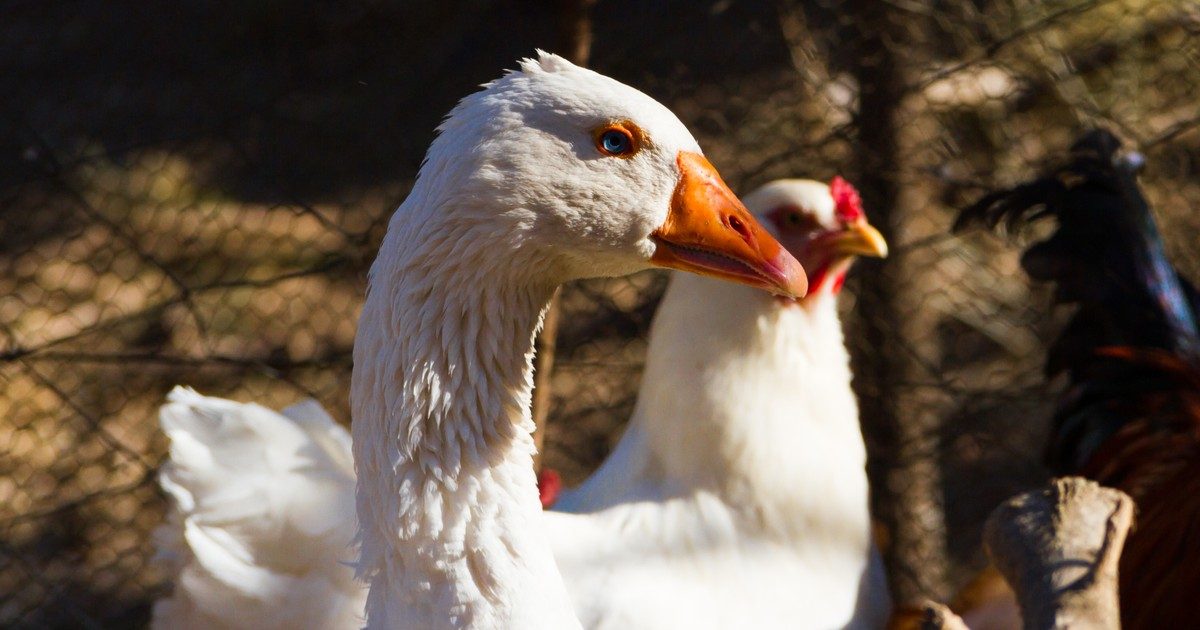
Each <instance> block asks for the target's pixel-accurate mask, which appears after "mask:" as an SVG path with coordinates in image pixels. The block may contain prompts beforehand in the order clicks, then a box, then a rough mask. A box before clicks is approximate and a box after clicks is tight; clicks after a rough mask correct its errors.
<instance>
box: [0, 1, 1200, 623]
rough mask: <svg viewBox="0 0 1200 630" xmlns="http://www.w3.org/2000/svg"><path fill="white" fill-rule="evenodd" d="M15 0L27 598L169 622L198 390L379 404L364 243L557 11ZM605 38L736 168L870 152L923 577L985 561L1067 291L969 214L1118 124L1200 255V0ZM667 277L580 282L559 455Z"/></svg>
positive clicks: (810, 5) (4, 307)
mask: <svg viewBox="0 0 1200 630" xmlns="http://www.w3.org/2000/svg"><path fill="white" fill-rule="evenodd" d="M0 10H2V12H3V15H2V16H0V93H2V94H3V96H0V114H2V117H0V120H3V124H2V125H0V213H2V214H0V270H2V271H0V340H2V341H0V387H2V389H0V409H3V413H2V414H0V449H3V450H2V453H3V456H2V457H0V626H4V627H59V626H61V627H81V626H82V627H125V626H130V625H140V624H144V623H145V621H146V620H147V618H148V611H149V606H150V604H151V602H152V601H153V600H154V598H155V597H157V596H159V595H161V594H163V593H164V592H166V590H167V589H169V584H166V583H164V578H163V576H162V575H161V574H160V573H159V572H158V571H157V570H156V567H155V565H154V563H153V562H152V556H153V545H152V541H151V534H152V532H153V530H154V528H155V527H156V526H157V525H158V524H159V523H160V522H161V519H162V515H163V501H164V500H163V497H162V495H161V493H160V492H159V491H158V489H157V486H156V484H155V472H156V468H157V466H158V465H159V463H160V461H161V460H162V458H163V455H164V449H165V440H164V438H163V437H162V436H161V434H160V432H159V430H158V425H157V420H156V411H157V407H158V405H159V404H161V402H162V401H163V398H164V395H165V393H166V392H167V391H168V390H169V388H170V387H171V386H173V385H174V384H177V383H185V384H189V385H192V386H194V387H196V388H197V389H198V390H200V391H202V392H204V393H207V394H213V395H219V396H226V397H230V398H235V399H239V400H253V401H256V402H259V403H261V404H264V405H267V406H273V407H277V408H278V407H281V406H283V405H285V404H288V403H290V402H294V401H296V400H297V399H299V398H303V397H313V398H316V399H317V400H318V401H320V402H321V404H322V405H324V406H325V407H326V408H327V409H329V410H331V412H332V413H333V415H334V416H335V417H337V418H339V419H340V420H342V421H344V422H345V421H348V418H349V414H348V409H347V402H346V397H347V387H348V383H349V372H350V369H351V365H350V348H351V344H352V340H353V335H354V330H355V323H356V319H357V309H358V307H359V303H360V300H361V297H362V293H363V284H364V277H365V269H366V267H367V265H368V264H369V262H370V260H371V259H372V256H373V254H374V251H375V248H376V245H377V243H378V241H379V238H380V237H381V235H382V229H383V225H384V222H385V221H386V219H387V217H388V216H389V215H390V213H391V211H392V209H394V208H395V207H396V206H397V205H398V203H399V201H400V200H401V199H403V197H404V194H405V192H406V191H407V189H408V188H409V186H410V185H411V183H412V179H413V177H414V175H415V173H416V169H417V167H418V165H419V163H420V159H421V157H422V154H423V151H424V148H425V147H426V146H427V144H428V142H429V140H430V138H431V137H432V130H433V128H434V126H435V125H436V122H437V120H438V118H439V117H440V116H441V115H443V114H444V113H445V112H446V111H448V110H449V108H450V106H451V105H452V104H453V102H454V100H455V99H457V98H459V97H461V96H463V95H465V94H467V93H469V92H470V91H471V90H473V89H474V86H475V85H477V84H478V83H481V82H483V81H485V80H488V79H490V78H493V77H494V76H497V75H498V74H499V72H500V70H501V69H502V68H506V67H513V65H514V61H515V59H517V58H518V57H521V56H526V55H528V54H530V53H531V52H532V50H533V48H534V47H535V46H541V47H544V48H550V49H554V48H555V47H556V46H558V45H559V44H558V42H560V41H561V40H562V31H563V29H564V27H563V23H562V20H561V12H560V11H559V10H558V8H557V7H556V6H554V5H550V4H546V5H544V6H543V5H540V4H539V5H534V4H525V3H516V2H499V1H490V2H489V1H486V0H460V1H459V2H450V3H438V2H416V3H396V4H394V5H393V4H390V3H385V2H366V3H359V4H356V5H355V6H353V7H347V6H333V5H324V4H314V5H310V6H305V7H303V8H299V7H289V6H285V5H282V4H279V3H273V2H241V3H232V2H228V3H222V2H216V3H194V4H188V5H183V6H173V7H167V6H154V7H148V6H143V5H140V4H138V3H99V2H88V1H76V2H62V3H32V2H10V3H7V4H5V5H4V6H3V8H2V9H0ZM593 26H594V46H593V49H592V55H591V63H592V66H593V67H595V68H597V69H598V70H600V71H602V72H605V73H607V74H610V75H612V76H615V77H617V78H618V79H621V80H623V81H625V82H627V83H630V84H632V85H635V86H637V87H639V88H641V89H643V90H644V91H646V92H648V93H650V94H651V95H653V96H655V97H656V98H658V99H659V100H661V101H663V102H664V103H666V104H667V105H668V106H669V107H671V108H672V109H673V110H674V111H675V112H676V113H677V114H678V115H679V116H680V118H681V119H682V120H683V121H684V122H685V123H686V124H687V125H688V126H689V128H691V129H692V130H693V132H694V133H695V134H696V136H697V139H698V140H699V141H700V143H701V146H703V147H704V148H705V150H706V152H707V153H708V155H709V157H710V159H711V160H712V162H713V163H714V164H716V165H717V166H718V168H720V169H721V171H722V173H723V175H724V176H725V177H726V179H727V180H728V181H729V182H730V183H731V184H732V185H733V187H734V188H735V189H736V190H739V191H741V192H748V191H749V190H751V189H752V188H754V187H755V186H757V185H759V184H763V183H766V182H767V181H770V180H771V179H774V178H777V177H796V176H802V177H811V178H815V179H822V180H828V179H829V178H830V177H832V176H833V175H835V174H842V175H844V176H846V177H847V178H848V179H851V181H854V182H855V183H856V184H858V186H859V187H860V189H861V190H862V192H863V195H864V198H865V200H866V206H867V212H868V214H869V215H870V216H871V217H872V222H873V223H875V224H877V225H879V226H881V229H883V230H884V231H885V233H886V234H887V236H888V237H889V240H890V241H891V243H892V251H893V254H892V256H891V257H890V258H889V259H888V260H887V261H886V262H884V263H877V262H866V261H865V262H862V263H860V264H859V266H858V267H857V268H856V271H855V272H854V273H853V274H852V277H851V279H850V282H849V284H848V287H847V290H846V291H845V292H843V298H842V307H843V312H844V316H845V321H846V326H847V341H848V344H849V345H850V347H851V350H852V353H853V355H854V361H855V368H856V383H855V386H856V389H857V391H858V392H859V394H860V398H861V399H862V410H863V418H862V421H863V426H864V433H865V436H866V438H867V442H868V447H869V450H870V452H871V464H870V472H871V476H872V480H873V484H874V494H875V496H874V497H873V506H874V509H875V512H876V516H877V517H878V519H879V521H880V524H881V527H880V531H881V534H882V535H881V538H882V541H883V544H884V546H885V549H886V551H887V556H888V560H889V565H890V569H891V574H892V575H891V577H892V585H893V588H894V589H895V590H896V591H897V593H898V594H899V599H902V600H904V599H909V598H912V597H915V596H918V595H932V596H937V597H944V596H945V595H946V593H947V592H948V589H949V588H951V586H952V585H954V584H957V583H959V582H961V580H962V579H963V577H964V575H966V572H967V571H968V570H969V569H970V568H971V567H973V566H977V564H978V562H979V561H980V551H979V533H978V530H979V526H980V523H981V521H982V519H983V517H984V516H986V514H987V512H988V511H989V510H990V509H991V507H992V506H994V505H995V503H996V502H997V501H998V500H1000V499H1001V498H1003V497H1006V496H1008V495H1010V494H1012V493H1013V492H1015V491H1016V490H1019V489H1022V488H1025V487H1027V486H1029V485H1030V484H1032V483H1036V482H1038V481H1040V480H1041V479H1042V477H1043V476H1044V472H1043V471H1042V469H1041V466H1040V445H1041V440H1042V439H1043V434H1044V432H1045V430H1046V426H1047V418H1048V416H1049V406H1050V404H1051V401H1052V395H1053V393H1054V391H1055V390H1054V384H1052V383H1051V384H1047V383H1045V382H1044V379H1043V377H1042V373H1041V361H1042V360H1043V358H1044V349H1045V347H1046V343H1047V341H1048V340H1050V339H1052V338H1053V335H1054V334H1055V332H1056V330H1057V323H1058V322H1059V319H1060V318H1059V317H1058V316H1057V315H1058V314H1057V313H1053V312H1051V311H1049V310H1048V307H1047V304H1048V302H1049V299H1048V293H1047V291H1046V289H1044V288H1042V287H1036V286H1031V285H1029V283H1028V282H1027V280H1026V278H1025V277H1024V275H1023V273H1022V272H1021V270H1020V268H1019V267H1018V264H1017V248H1016V247H1014V246H1012V244H1006V243H1004V242H1002V241H999V240H997V239H994V238H990V237H982V236H978V235H967V236H963V237H958V236H953V235H950V234H949V226H950V223H951V222H952V221H953V218H954V215H955V211H956V209H957V208H960V207H962V206H963V205H965V203H967V202H968V201H970V200H972V199H974V198H975V197H976V196H978V195H979V194H981V193H982V192H984V191H985V190H988V189H989V188H990V187H993V186H995V185H997V184H999V183H1009V182H1013V181H1015V180H1017V179H1019V178H1021V177H1023V176H1025V175H1027V174H1028V173H1029V171H1030V170H1031V169H1032V168H1034V167H1035V166H1036V165H1038V164H1039V163H1041V162H1042V161H1043V160H1044V159H1046V158H1047V157H1050V156H1054V155H1056V154H1057V153H1059V152H1060V151H1061V150H1062V149H1063V148H1064V147H1065V146H1067V144H1068V143H1069V141H1070V140H1071V138H1072V137H1073V136H1074V134H1075V133H1076V132H1077V131H1078V130H1080V129H1081V128H1083V127H1085V126H1088V125H1095V124H1100V125H1105V126H1108V127H1110V128H1112V129H1114V130H1115V131H1117V132H1118V133H1119V134H1121V135H1122V136H1123V137H1124V138H1126V140H1127V141H1128V142H1129V143H1130V146H1131V147H1134V148H1137V149H1139V150H1141V151H1142V152H1143V153H1144V154H1145V156H1146V158H1147V162H1148V164H1149V168H1148V169H1147V171H1146V173H1145V175H1144V177H1143V183H1144V186H1145V188H1146V190H1147V193H1148V195H1149V197H1150V199H1151V201H1152V203H1153V205H1154V209H1155V211H1156V213H1157V216H1158V218H1159V220H1160V222H1161V223H1162V225H1163V228H1164V229H1163V232H1164V234H1165V236H1166V238H1167V240H1168V245H1169V249H1170V254H1171V256H1172V259H1173V260H1174V261H1175V262H1176V264H1177V266H1178V267H1179V268H1180V269H1181V270H1183V271H1184V273H1185V274H1186V275H1189V276H1191V277H1200V249H1198V248H1197V247H1196V243H1195V236H1194V235H1195V234H1196V233H1197V230H1198V229H1200V213H1196V212H1194V211H1192V208H1193V207H1194V206H1196V205H1197V204H1200V177H1197V175H1200V132H1198V131H1197V129H1196V128H1197V126H1200V113H1198V110H1200V108H1198V107H1197V98H1196V94H1198V93H1200V38H1197V37H1196V35H1197V34H1200V5H1197V4H1196V3H1192V2H1177V1H1176V2H1172V1H1154V0H1109V1H1102V0H1093V1H1088V0H1061V1H1058V0H1056V1H1050V2H1029V1H1024V0H999V1H990V0H943V1H940V2H935V3H920V2H846V3H842V2H834V1H833V0H822V1H817V2H787V1H782V0H780V1H779V2H769V1H756V2H751V1H748V0H747V1H737V0H715V1H707V0H706V1H705V2H690V1H689V2H684V1H682V0H673V1H668V0H655V1H652V2H634V1H632V0H629V1H624V0H603V1H601V2H599V3H598V4H597V5H596V7H595V8H594V12H593ZM664 284H665V276H663V275H661V274H654V273H650V274H642V275H639V276H635V277H632V278H628V279H616V280H596V281H589V282H583V283H579V284H576V285H572V286H570V287H567V288H566V290H565V291H564V294H563V297H562V323H561V327H560V330H559V334H558V344H557V346H558V358H557V361H556V367H555V372H554V375H553V379H552V386H553V387H552V392H553V398H552V403H553V404H552V407H551V413H550V417H551V424H550V427H549V431H548V438H547V454H546V464H547V465H549V466H551V467H554V468H556V469H558V470H559V471H561V472H562V473H563V475H564V478H565V479H566V480H567V482H568V483H572V482H575V481H578V480H580V479H582V478H583V477H584V476H585V475H586V474H587V473H588V472H589V471H591V470H592V469H593V468H594V467H595V466H596V465H597V464H598V463H599V462H600V461H601V460H602V459H603V457H604V456H605V455H606V454H607V452H608V449H609V448H610V447H611V446H612V445H613V444H614V443H615V440H616V438H617V437H619V435H620V431H621V427H622V426H623V423H624V420H625V419H626V418H627V417H628V415H629V413H630V411H631V409H632V404H633V400H634V396H635V394H636V389H637V385H638V378H639V375H640V371H641V364H642V357H643V355H644V352H645V333H646V330H647V328H648V325H649V322H650V319H651V317H652V316H653V312H654V307H655V305H656V302H657V299H658V296H659V295H660V293H661V291H662V288H663V286H664Z"/></svg>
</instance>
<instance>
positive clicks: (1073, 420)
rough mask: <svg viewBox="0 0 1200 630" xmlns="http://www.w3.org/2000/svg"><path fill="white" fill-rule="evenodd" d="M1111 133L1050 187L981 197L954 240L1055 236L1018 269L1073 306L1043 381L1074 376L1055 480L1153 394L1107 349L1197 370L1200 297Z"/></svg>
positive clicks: (1082, 148)
mask: <svg viewBox="0 0 1200 630" xmlns="http://www.w3.org/2000/svg"><path fill="white" fill-rule="evenodd" d="M1119 148H1120V142H1119V141H1118V140H1117V138H1116V137H1115V136H1113V135H1112V134H1111V133H1109V132H1108V131H1105V130H1095V131H1092V132H1089V133H1088V134H1086V135H1084V136H1083V137H1082V138H1081V139H1080V140H1079V141H1077V142H1076V143H1075V144H1074V145H1073V146H1072V148H1071V154H1070V157H1069V159H1068V160H1067V161H1066V162H1065V163H1064V164H1062V165H1061V166H1058V167H1056V168H1052V169H1050V170H1049V171H1048V172H1047V173H1046V174H1044V175H1043V176H1041V177H1039V178H1037V179H1035V180H1032V181H1029V182H1027V183H1024V184H1021V185H1018V186H1016V187H1014V188H1011V189H1008V190H1001V191H998V192H995V193H992V194H989V195H987V196H985V197H984V198H982V199H980V200H979V201H978V202H976V203H975V204H973V205H972V206H971V207H969V208H967V209H966V210H964V211H963V212H962V213H961V214H960V215H959V217H958V220H957V221H956V222H955V226H954V229H955V230H961V229H964V228H966V227H968V226H971V225H976V224H983V225H986V226H988V227H990V228H992V229H995V228H997V227H998V226H1000V225H1001V224H1004V226H1005V227H1006V228H1007V230H1008V231H1009V232H1012V233H1016V232H1019V231H1020V230H1021V228H1023V227H1024V226H1026V225H1029V224H1031V223H1034V222H1037V221H1040V220H1042V219H1048V218H1052V219H1054V220H1055V221H1056V226H1057V227H1056V229H1055V231H1054V232H1053V233H1052V234H1051V235H1050V236H1049V237H1048V238H1046V239H1045V240H1043V241H1040V242H1038V243H1035V244H1033V245H1031V246H1030V247H1029V248H1027V249H1026V251H1025V253H1024V255H1023V256H1022V258H1021V266H1022V268H1023V269H1024V270H1025V272H1026V273H1028V274H1029V276H1030V277H1031V278H1033V279H1034V280H1038V281H1042V282H1052V283H1054V286H1055V300H1056V301H1057V302H1060V303H1064V304H1073V305H1076V306H1077V309H1076V312H1075V314H1074V315H1073V316H1072V318H1071V321H1070V322H1069V323H1068V325H1067V326H1066V328H1065V329H1064V330H1063V331H1062V333H1061V334H1060V335H1059V337H1058V339H1057V340H1056V341H1055V342H1054V344H1053V345H1052V346H1051V347H1050V349H1049V352H1048V354H1047V361H1046V372H1047V375H1049V376H1053V375H1056V374H1059V373H1062V372H1068V373H1069V374H1070V381H1071V385H1070V388H1069V389H1068V391H1067V394H1066V395H1064V397H1063V398H1062V400H1061V401H1060V405H1059V411H1058V413H1057V414H1056V427H1055V432H1054V437H1053V440H1052V444H1051V446H1050V450H1049V459H1050V463H1051V464H1052V465H1053V466H1054V467H1055V468H1057V469H1058V470H1060V471H1063V472H1069V471H1072V470H1076V469H1078V467H1079V466H1081V465H1082V463H1083V462H1086V461H1088V459H1089V458H1090V457H1091V455H1092V454H1093V453H1094V451H1095V449H1096V448H1097V447H1098V446H1099V445H1100V444H1101V443H1103V442H1104V440H1105V439H1107V438H1108V437H1110V436H1111V435H1112V434H1113V433H1114V432H1116V431H1117V430H1118V429H1120V427H1121V426H1122V425H1123V424H1124V423H1125V422H1126V421H1127V420H1128V419H1129V418H1130V416H1129V415H1128V414H1122V413H1120V412H1118V411H1116V410H1114V408H1113V407H1112V406H1111V405H1110V403H1112V402H1115V401H1119V400H1126V399H1128V398H1129V397H1131V396H1133V397H1136V396H1137V395H1139V394H1145V393H1148V392H1151V391H1154V390H1155V389H1156V388H1157V387H1158V384H1157V383H1156V382H1155V377H1154V371H1153V370H1150V371H1149V372H1147V369H1146V368H1145V367H1144V366H1138V365H1133V364H1130V363H1128V362H1125V361H1121V360H1114V359H1112V358H1104V357H1099V356H1098V355H1097V352H1098V351H1099V350H1100V349H1102V348H1110V347H1114V346H1127V347H1133V348H1138V349H1140V350H1146V349H1153V350H1158V351H1163V352H1167V353H1169V354H1171V355H1172V356H1176V357H1179V358H1181V359H1183V360H1185V361H1186V362H1188V363H1191V364H1192V365H1194V366H1197V367H1198V368H1200V334H1198V333H1197V327H1196V321H1197V313H1198V312H1200V294H1198V293H1197V291H1196V289H1195V288H1194V287H1193V286H1192V285H1191V284H1190V283H1188V282H1187V280H1186V279H1184V278H1182V277H1180V276H1179V275H1178V273H1177V272H1176V271H1175V269H1174V267H1172V266H1171V264H1170V262H1169V261H1168V260H1167V258H1166V253H1165V249H1164V247H1163V244H1162V240H1161V238H1160V236H1159V232H1158V227H1157V225H1156V224H1155V222H1154V217H1153V215H1152V214H1151V212H1150V209H1149V206H1148V204H1147V203H1146V199H1145V197H1144V196H1143V195H1142V192H1141V190H1140V189H1139V188H1138V185H1137V181H1136V178H1135V171H1136V170H1138V169H1140V167H1141V163H1142V161H1143V160H1141V158H1140V156H1138V157H1137V158H1136V159H1129V158H1123V157H1121V156H1120V155H1119V154H1118V150H1119Z"/></svg>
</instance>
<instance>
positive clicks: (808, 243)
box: [746, 177, 888, 298]
mask: <svg viewBox="0 0 1200 630" xmlns="http://www.w3.org/2000/svg"><path fill="white" fill-rule="evenodd" d="M746 204H747V205H748V206H749V207H750V208H752V209H753V210H754V213H755V215H757V216H758V217H759V218H760V219H761V220H762V221H763V222H764V223H765V224H766V225H768V226H770V229H771V230H772V232H773V233H774V235H775V236H776V237H777V238H778V239H779V242H780V243H782V244H783V246H784V247H786V248H787V249H788V251H789V252H791V253H792V255H793V256H795V257H796V259H797V260H799V261H800V264H801V265H803V266H804V269H805V270H807V271H808V274H809V282H810V283H811V284H810V289H811V293H810V295H811V296H813V297H814V298H815V296H818V295H822V294H834V295H836V294H837V293H838V291H840V290H841V288H842V284H843V283H844V282H845V279H846V272H847V271H848V270H849V269H850V265H851V264H853V262H854V260H855V259H856V258H858V257H859V256H868V257H872V258H883V257H886V256H887V253H888V246H887V241H886V240H884V238H883V235H882V234H880V233H879V230H877V229H875V228H874V227H872V226H871V224H870V223H868V222H867V216H866V214H865V213H864V212H863V207H862V199H861V198H860V197H859V194H858V191H857V190H855V189H854V187H853V186H852V185H850V183H849V182H847V181H846V180H844V179H842V178H841V177H834V178H833V181H831V182H830V183H829V184H823V183H821V182H817V181H813V180H808V179H781V180H776V181H773V182H771V183H769V184H767V185H765V186H763V187H762V188H759V189H757V190H755V191H754V192H753V193H751V194H749V195H747V196H746Z"/></svg>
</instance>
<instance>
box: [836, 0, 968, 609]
mask: <svg viewBox="0 0 1200 630" xmlns="http://www.w3.org/2000/svg"><path fill="white" fill-rule="evenodd" d="M847 8H848V10H849V12H850V13H851V16H850V19H849V23H850V24H852V25H853V26H851V27H849V28H850V29H851V31H850V33H851V35H850V41H849V42H847V43H848V44H850V46H849V55H848V57H849V61H848V64H849V70H850V73H851V74H852V75H853V76H854V79H855V82H856V83H857V85H858V90H859V96H858V107H857V110H856V111H855V119H854V127H855V129H856V130H857V137H856V142H855V146H856V150H855V155H854V159H855V177H856V179H855V183H856V184H857V185H858V187H859V189H860V192H861V194H862V198H863V202H864V205H865V207H866V208H867V212H868V214H869V215H870V216H871V222H872V223H873V224H875V225H876V226H877V227H879V228H880V231H881V232H882V233H883V235H884V237H885V238H886V239H887V240H888V241H889V242H893V243H895V242H896V239H897V236H898V235H899V234H900V233H901V232H902V229H903V226H904V223H905V220H906V218H907V215H908V213H909V211H910V210H911V201H912V199H913V194H912V191H908V190H905V187H904V185H903V183H904V182H902V181H901V180H900V176H901V173H903V172H904V164H905V162H906V158H905V155H904V151H905V149H904V145H903V143H902V142H903V140H904V139H903V138H902V136H901V134H902V131H903V127H902V121H903V120H904V116H905V115H906V112H905V111H904V109H903V107H904V105H903V102H904V95H905V86H906V84H907V76H906V72H907V70H908V69H907V67H906V66H905V61H906V60H905V57H904V52H903V51H904V49H905V45H906V42H907V41H909V40H910V39H911V38H912V30H913V29H915V28H917V27H916V26H915V25H914V24H911V20H912V18H911V16H908V15H907V14H905V13H904V12H903V11H901V10H899V9H896V8H895V7H894V6H893V5H892V3H887V2H878V1H876V0H859V1H856V2H852V3H848V4H847ZM913 267H914V265H913V264H912V262H911V261H909V260H907V256H905V255H902V254H901V255H895V256H892V257H890V258H888V259H886V260H885V261H884V262H883V264H882V265H880V266H878V267H876V268H875V269H872V270H871V271H870V272H869V273H868V272H862V273H860V275H859V279H860V281H859V284H858V287H859V290H858V298H859V304H858V306H857V308H856V311H858V312H861V313H868V314H869V315H868V316H867V317H864V318H863V319H862V320H861V322H862V324H861V325H862V328H861V331H862V332H861V337H862V339H861V344H860V345H859V348H858V350H859V352H858V353H857V355H856V359H858V361H857V362H856V365H857V367H858V369H857V370H856V389H857V390H858V392H859V404H860V407H861V410H862V420H863V421H862V425H863V431H864V436H865V437H866V439H867V445H868V448H869V452H870V455H871V461H870V463H869V469H870V472H871V481H872V487H871V491H872V502H871V504H872V508H873V510H874V516H875V518H876V519H877V520H878V521H879V522H880V523H881V524H882V525H883V527H884V529H885V531H886V534H887V539H888V541H887V544H885V545H883V546H882V551H883V554H884V560H885V564H886V565H887V571H888V583H889V585H890V587H891V591H892V597H893V599H894V600H895V602H896V604H897V605H904V606H911V607H919V606H921V604H922V602H924V601H925V600H927V599H932V600H942V599H945V596H946V595H947V593H946V579H945V563H946V555H947V554H946V541H945V519H944V515H943V510H942V496H943V489H942V480H941V470H940V468H939V460H938V457H937V453H938V448H937V446H938V436H939V432H938V428H939V425H938V422H939V420H940V418H939V416H938V414H937V413H935V411H936V410H935V409H934V408H933V406H932V405H930V404H924V403H923V402H922V401H919V400H918V399H917V398H916V396H917V394H916V393H914V392H913V391H912V388H911V387H905V386H904V385H903V384H904V383H908V382H911V381H912V380H913V379H914V372H915V366H914V364H913V361H914V359H913V357H912V352H911V351H906V344H908V342H909V340H910V339H911V338H913V337H919V334H920V331H921V328H920V326H922V325H925V320H923V319H921V318H926V319H927V318H928V317H929V314H928V313H927V312H926V311H927V309H923V308H922V307H921V305H920V304H919V303H913V297H912V296H914V295H920V287H919V286H912V285H913V284H914V280H913V278H914V277H919V276H920V274H921V273H922V272H923V271H924V270H923V269H919V268H913ZM915 284H917V285H919V281H918V282H916V283H915ZM910 333H911V334H910Z"/></svg>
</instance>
